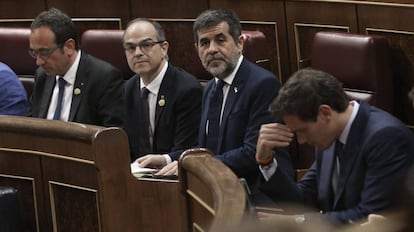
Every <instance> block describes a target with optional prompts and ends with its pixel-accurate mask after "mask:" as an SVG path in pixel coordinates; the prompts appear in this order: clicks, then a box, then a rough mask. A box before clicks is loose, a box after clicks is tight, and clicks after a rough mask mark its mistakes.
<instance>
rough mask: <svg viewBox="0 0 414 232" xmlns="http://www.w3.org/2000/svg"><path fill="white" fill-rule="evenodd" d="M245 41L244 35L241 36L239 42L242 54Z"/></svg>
mask: <svg viewBox="0 0 414 232" xmlns="http://www.w3.org/2000/svg"><path fill="white" fill-rule="evenodd" d="M244 41H245V38H244V35H240V36H239V41H238V47H239V49H240V53H243V47H244Z"/></svg>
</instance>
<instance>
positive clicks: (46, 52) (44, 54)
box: [28, 45, 61, 60]
mask: <svg viewBox="0 0 414 232" xmlns="http://www.w3.org/2000/svg"><path fill="white" fill-rule="evenodd" d="M60 47H61V46H59V45H58V46H56V47H54V48H41V49H39V50H33V49H29V51H28V52H29V55H30V56H31V57H32V58H33V59H37V58H38V57H39V58H40V59H42V60H47V59H48V58H49V57H50V56H51V55H52V53H53V52H55V51H56V49H58V48H60Z"/></svg>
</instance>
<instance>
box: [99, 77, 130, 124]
mask: <svg viewBox="0 0 414 232" xmlns="http://www.w3.org/2000/svg"><path fill="white" fill-rule="evenodd" d="M101 80H102V82H103V80H105V82H103V83H102V84H101V86H103V88H104V89H103V91H102V92H101V96H100V98H99V100H98V101H99V102H98V106H97V107H98V109H97V112H98V115H99V118H100V119H101V121H102V122H101V123H102V125H103V126H105V127H111V126H116V127H120V126H122V123H123V115H124V111H123V108H122V106H123V98H122V93H123V84H124V80H123V78H122V74H121V73H120V72H119V71H118V70H116V69H111V70H109V72H108V73H107V74H106V76H105V77H103V78H102V77H101Z"/></svg>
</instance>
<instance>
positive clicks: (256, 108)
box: [199, 58, 280, 186]
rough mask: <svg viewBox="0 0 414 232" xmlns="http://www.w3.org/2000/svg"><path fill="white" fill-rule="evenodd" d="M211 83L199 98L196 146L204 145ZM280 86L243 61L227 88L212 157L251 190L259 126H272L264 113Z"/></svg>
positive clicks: (270, 117) (261, 69)
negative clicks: (216, 145)
mask: <svg viewBox="0 0 414 232" xmlns="http://www.w3.org/2000/svg"><path fill="white" fill-rule="evenodd" d="M214 86H215V85H214V79H213V80H211V81H209V83H207V86H206V88H205V91H204V96H203V105H202V114H201V123H200V133H199V146H200V147H205V145H206V122H207V114H208V108H209V105H210V98H211V94H212V91H213V90H214ZM279 87H280V83H279V81H278V79H277V78H276V77H275V76H274V75H273V74H272V73H271V72H269V71H267V70H265V69H263V68H261V67H259V66H257V65H256V64H253V63H251V62H250V61H248V60H247V59H246V58H243V61H242V63H241V65H240V67H239V70H238V71H237V73H236V76H235V78H234V80H233V83H232V85H231V86H230V89H229V93H228V96H227V99H226V103H225V108H224V111H223V116H222V122H221V125H220V130H219V138H218V147H217V151H213V152H214V153H215V154H216V157H217V158H218V159H219V160H221V161H222V162H223V163H224V164H226V165H227V166H228V167H230V168H231V169H232V170H233V172H235V173H236V175H237V176H239V177H244V178H245V179H246V180H247V182H248V183H249V185H250V186H252V185H253V184H254V183H255V182H256V180H257V175H258V172H259V170H258V166H257V163H256V160H255V153H256V143H257V138H258V135H259V130H260V126H261V125H262V124H264V123H269V122H273V121H274V119H273V118H272V116H271V115H270V113H269V111H268V109H269V105H270V103H271V102H272V100H273V99H274V98H275V97H276V95H277V94H278V92H279Z"/></svg>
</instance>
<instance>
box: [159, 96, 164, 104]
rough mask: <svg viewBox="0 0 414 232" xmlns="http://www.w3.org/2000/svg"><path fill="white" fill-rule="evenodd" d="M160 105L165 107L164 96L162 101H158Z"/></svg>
mask: <svg viewBox="0 0 414 232" xmlns="http://www.w3.org/2000/svg"><path fill="white" fill-rule="evenodd" d="M158 105H159V106H165V99H164V95H162V96H161V99H160V100H159V101H158Z"/></svg>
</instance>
